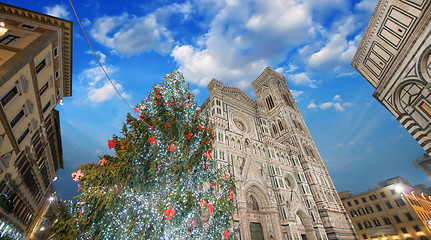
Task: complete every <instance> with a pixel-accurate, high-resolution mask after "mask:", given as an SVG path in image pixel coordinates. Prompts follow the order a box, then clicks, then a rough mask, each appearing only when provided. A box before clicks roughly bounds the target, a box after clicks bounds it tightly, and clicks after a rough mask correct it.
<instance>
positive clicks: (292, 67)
mask: <svg viewBox="0 0 431 240" xmlns="http://www.w3.org/2000/svg"><path fill="white" fill-rule="evenodd" d="M298 68H299V67H298V66H296V65H294V64H292V63H290V64H289V69H287V70H286V73H291V72H294V71H296V70H297V69H298Z"/></svg>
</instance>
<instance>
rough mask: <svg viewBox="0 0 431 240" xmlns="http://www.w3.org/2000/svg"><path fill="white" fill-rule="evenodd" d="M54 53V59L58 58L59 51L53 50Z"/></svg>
mask: <svg viewBox="0 0 431 240" xmlns="http://www.w3.org/2000/svg"><path fill="white" fill-rule="evenodd" d="M52 52H53V53H54V57H57V56H58V49H57V48H54V50H52Z"/></svg>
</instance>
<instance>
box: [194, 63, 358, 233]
mask: <svg viewBox="0 0 431 240" xmlns="http://www.w3.org/2000/svg"><path fill="white" fill-rule="evenodd" d="M252 87H253V89H254V90H255V92H256V97H257V99H256V100H253V99H251V98H250V97H249V96H247V95H246V94H245V93H244V92H242V91H241V90H240V89H239V88H236V87H229V86H224V85H223V83H221V82H220V81H218V80H215V79H213V80H212V81H211V82H210V83H209V85H208V91H209V92H210V97H209V98H208V99H207V100H206V101H205V102H204V104H203V105H202V109H203V110H207V111H208V112H209V115H210V119H211V120H212V122H213V123H214V126H215V133H216V142H215V150H214V157H216V158H217V159H218V161H219V162H220V164H222V165H228V166H230V169H231V173H232V174H233V175H234V176H235V180H236V186H237V197H236V204H237V212H236V213H235V215H234V219H235V222H236V223H237V224H238V223H240V239H242V240H250V239H251V240H263V239H264V240H270V239H284V240H306V239H307V240H311V239H315V240H326V239H343V240H347V239H357V238H356V235H355V232H354V229H353V227H352V225H351V222H350V220H349V218H348V216H347V214H346V211H345V209H344V207H343V205H342V203H341V201H340V199H339V197H338V194H337V192H336V189H335V187H334V184H333V183H332V181H331V178H330V176H329V174H328V171H327V169H326V167H325V165H324V163H323V161H322V158H321V157H320V155H319V152H318V151H317V148H316V145H315V144H314V141H313V138H312V137H311V135H310V133H309V131H308V129H307V126H306V124H305V122H304V119H303V118H302V116H301V113H300V112H299V109H298V107H297V105H296V103H295V101H294V100H293V97H292V95H291V93H290V91H289V88H288V87H287V84H286V78H285V77H284V76H282V75H281V74H279V73H277V72H276V71H274V70H272V69H271V68H266V69H265V70H264V72H263V73H262V74H261V75H260V76H259V77H258V78H257V79H256V80H255V81H254V82H253V83H252Z"/></svg>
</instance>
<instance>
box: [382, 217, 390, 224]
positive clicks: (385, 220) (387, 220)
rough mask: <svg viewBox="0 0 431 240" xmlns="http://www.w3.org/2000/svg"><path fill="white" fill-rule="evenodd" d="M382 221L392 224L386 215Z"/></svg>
mask: <svg viewBox="0 0 431 240" xmlns="http://www.w3.org/2000/svg"><path fill="white" fill-rule="evenodd" d="M383 221H384V222H385V224H386V225H391V224H392V222H391V220H390V219H389V218H387V217H384V218H383Z"/></svg>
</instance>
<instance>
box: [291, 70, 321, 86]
mask: <svg viewBox="0 0 431 240" xmlns="http://www.w3.org/2000/svg"><path fill="white" fill-rule="evenodd" d="M287 79H288V80H290V82H293V83H294V84H296V85H305V86H309V87H311V88H316V87H317V86H316V85H315V84H314V83H315V82H316V81H315V80H311V79H310V78H309V77H308V75H307V73H305V72H303V73H297V74H293V75H288V76H287Z"/></svg>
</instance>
